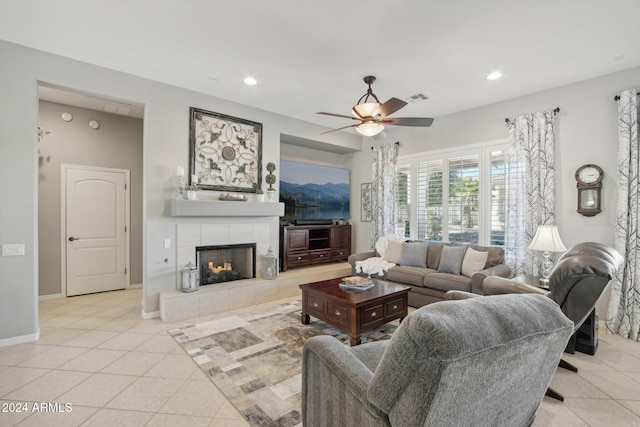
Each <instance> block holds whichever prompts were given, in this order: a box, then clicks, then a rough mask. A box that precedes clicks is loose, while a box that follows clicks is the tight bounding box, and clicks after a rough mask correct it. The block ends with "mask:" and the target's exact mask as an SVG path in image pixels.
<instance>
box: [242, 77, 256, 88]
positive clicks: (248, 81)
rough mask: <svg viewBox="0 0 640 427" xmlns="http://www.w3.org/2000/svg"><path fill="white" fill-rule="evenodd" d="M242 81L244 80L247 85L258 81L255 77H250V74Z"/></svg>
mask: <svg viewBox="0 0 640 427" xmlns="http://www.w3.org/2000/svg"><path fill="white" fill-rule="evenodd" d="M244 82H245V84H248V85H249V86H253V85H255V84H256V83H258V81H257V80H256V79H255V78H253V77H251V76H249V77H247V78H245V79H244Z"/></svg>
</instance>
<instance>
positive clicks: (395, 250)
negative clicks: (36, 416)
mask: <svg viewBox="0 0 640 427" xmlns="http://www.w3.org/2000/svg"><path fill="white" fill-rule="evenodd" d="M402 247H403V243H402V242H396V241H395V240H389V242H388V243H387V250H386V251H385V253H384V257H383V258H384V259H385V260H387V261H389V262H392V263H394V264H400V260H402Z"/></svg>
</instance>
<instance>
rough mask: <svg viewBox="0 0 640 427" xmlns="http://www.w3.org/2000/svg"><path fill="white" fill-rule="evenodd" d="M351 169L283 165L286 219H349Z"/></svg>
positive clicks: (281, 168)
mask: <svg viewBox="0 0 640 427" xmlns="http://www.w3.org/2000/svg"><path fill="white" fill-rule="evenodd" d="M349 172H350V171H349V169H344V168H337V167H332V166H322V165H314V164H311V163H301V162H293V161H290V160H281V161H280V201H281V202H283V203H284V205H285V211H284V217H283V219H285V220H287V221H289V222H293V221H294V220H309V219H313V220H319V219H320V220H321V219H324V220H328V219H332V220H336V219H349V201H350V200H349V184H350V174H349Z"/></svg>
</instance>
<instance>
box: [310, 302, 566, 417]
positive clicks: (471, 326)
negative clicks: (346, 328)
mask: <svg viewBox="0 0 640 427" xmlns="http://www.w3.org/2000/svg"><path fill="white" fill-rule="evenodd" d="M572 331H573V323H572V322H571V321H570V320H569V319H567V318H566V317H565V316H564V315H563V314H562V312H561V311H560V307H558V305H557V304H555V303H554V302H553V301H552V300H551V299H549V298H547V297H545V296H542V295H499V296H495V297H490V298H471V299H467V300H464V301H443V302H438V303H436V304H430V305H428V306H425V307H422V308H419V309H417V310H415V311H414V312H412V313H411V314H409V315H408V316H407V317H406V318H405V319H404V321H403V322H402V323H401V324H400V326H399V327H398V329H397V330H396V331H395V333H394V334H393V336H392V337H391V340H388V341H377V342H373V343H368V344H362V345H359V346H356V347H346V346H345V345H344V344H342V343H341V342H340V341H338V340H337V339H335V338H334V337H331V336H326V335H325V336H317V337H312V338H310V339H308V340H307V341H306V343H305V345H304V348H303V355H302V417H303V425H305V426H307V427H333V426H342V427H359V426H405V427H418V426H474V427H484V426H486V427H494V426H512V427H520V426H522V427H524V426H530V425H531V423H532V422H533V419H534V416H535V413H536V410H537V408H538V406H539V405H540V402H541V400H542V398H543V396H544V392H545V390H546V388H547V386H548V385H549V382H550V381H551V377H552V375H553V373H554V372H555V369H556V366H557V364H558V361H559V360H560V356H561V354H562V350H563V349H564V347H565V345H566V343H567V340H568V339H569V336H570V335H571V333H572Z"/></svg>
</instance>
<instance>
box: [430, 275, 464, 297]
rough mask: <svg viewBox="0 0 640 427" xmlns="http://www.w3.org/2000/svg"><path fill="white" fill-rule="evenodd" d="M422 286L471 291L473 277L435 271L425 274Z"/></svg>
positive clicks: (444, 289) (445, 290)
mask: <svg viewBox="0 0 640 427" xmlns="http://www.w3.org/2000/svg"><path fill="white" fill-rule="evenodd" d="M422 286H424V287H428V288H431V289H436V290H438V291H442V292H447V291H452V290H458V291H466V292H471V278H470V277H467V276H461V275H459V274H450V273H438V272H434V273H431V274H427V275H425V276H424V282H423V284H422Z"/></svg>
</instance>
